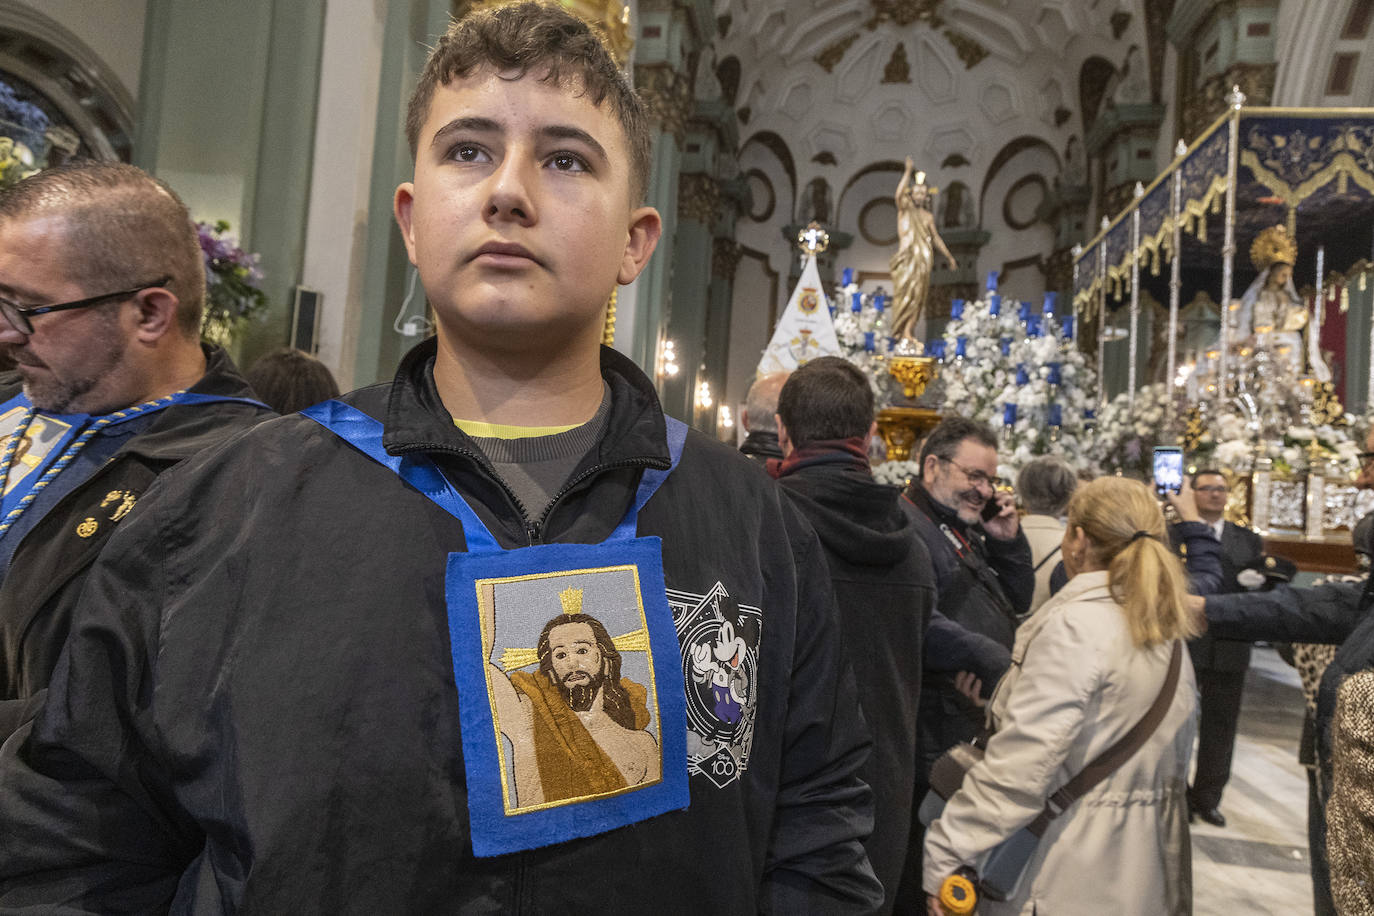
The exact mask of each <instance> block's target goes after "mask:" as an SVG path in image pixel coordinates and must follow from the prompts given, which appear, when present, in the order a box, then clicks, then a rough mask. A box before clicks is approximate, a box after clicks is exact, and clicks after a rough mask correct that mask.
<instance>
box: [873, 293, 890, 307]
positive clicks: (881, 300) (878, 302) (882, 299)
mask: <svg viewBox="0 0 1374 916" xmlns="http://www.w3.org/2000/svg"><path fill="white" fill-rule="evenodd" d="M873 307H874V308H875V309H877V310H878V311H880V312H881V311H882V310H883V309H885V308H886V307H887V297H886V296H884V295H883V294H882V293H874V294H873Z"/></svg>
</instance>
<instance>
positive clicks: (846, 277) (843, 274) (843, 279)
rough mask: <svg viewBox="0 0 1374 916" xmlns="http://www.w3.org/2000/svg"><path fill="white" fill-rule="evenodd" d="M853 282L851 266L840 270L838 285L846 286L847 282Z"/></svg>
mask: <svg viewBox="0 0 1374 916" xmlns="http://www.w3.org/2000/svg"><path fill="white" fill-rule="evenodd" d="M853 282H854V268H852V267H846V268H845V269H844V270H842V271H840V285H841V286H848V285H849V284H851V283H853Z"/></svg>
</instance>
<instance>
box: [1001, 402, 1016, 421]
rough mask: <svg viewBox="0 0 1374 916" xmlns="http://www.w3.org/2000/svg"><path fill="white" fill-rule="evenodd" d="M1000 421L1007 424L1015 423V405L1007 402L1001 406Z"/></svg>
mask: <svg viewBox="0 0 1374 916" xmlns="http://www.w3.org/2000/svg"><path fill="white" fill-rule="evenodd" d="M1002 423H1003V424H1005V425H1007V426H1015V425H1016V405H1015V404H1008V405H1007V406H1005V407H1003V408H1002Z"/></svg>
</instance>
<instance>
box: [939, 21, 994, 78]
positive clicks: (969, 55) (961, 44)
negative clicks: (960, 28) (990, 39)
mask: <svg viewBox="0 0 1374 916" xmlns="http://www.w3.org/2000/svg"><path fill="white" fill-rule="evenodd" d="M945 38H946V39H947V40H948V41H949V43H950V45H952V46H953V48H954V53H955V54H958V55H959V59H960V60H961V61H963V62H964V69H965V70H972V69H973V68H974V67H976V66H978V64H979V62H981V61H982V59H983V58H985V57H987V56H988V49H987V48H985V47H983V46H982V45H980V44H979V43H978V42H977V41H974V40H973V39H972V38H970V37H968V36H967V35H965V34H964V33H963V32H956V31H954V30H953V29H945Z"/></svg>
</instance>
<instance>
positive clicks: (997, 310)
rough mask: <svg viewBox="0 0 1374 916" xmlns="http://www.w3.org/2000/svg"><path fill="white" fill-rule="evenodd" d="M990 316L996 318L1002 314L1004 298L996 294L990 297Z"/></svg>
mask: <svg viewBox="0 0 1374 916" xmlns="http://www.w3.org/2000/svg"><path fill="white" fill-rule="evenodd" d="M988 314H989V315H991V316H992V317H994V318H996V317H997V316H998V315H1000V314H1002V297H1001V296H999V295H997V294H996V293H993V294H992V295H991V296H988Z"/></svg>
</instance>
